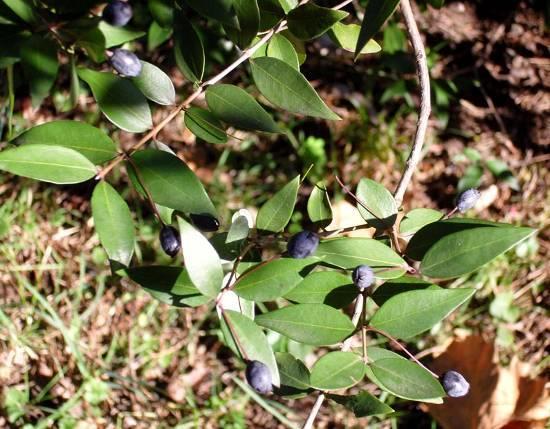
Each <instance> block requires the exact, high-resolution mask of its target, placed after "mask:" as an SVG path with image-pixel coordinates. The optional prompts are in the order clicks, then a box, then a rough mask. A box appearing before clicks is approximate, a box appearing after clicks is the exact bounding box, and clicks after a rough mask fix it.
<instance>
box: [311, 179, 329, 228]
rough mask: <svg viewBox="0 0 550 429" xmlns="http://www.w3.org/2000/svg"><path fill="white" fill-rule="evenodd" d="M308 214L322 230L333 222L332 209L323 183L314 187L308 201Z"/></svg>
mask: <svg viewBox="0 0 550 429" xmlns="http://www.w3.org/2000/svg"><path fill="white" fill-rule="evenodd" d="M307 214H308V216H309V219H310V220H311V221H312V222H313V223H314V224H315V225H317V226H319V227H322V228H324V227H326V226H327V225H329V224H330V223H331V222H332V207H331V205H330V200H329V198H328V193H327V189H326V187H325V185H324V184H323V183H317V184H316V185H315V186H314V187H313V189H312V191H311V194H310V195H309V199H308V200H307Z"/></svg>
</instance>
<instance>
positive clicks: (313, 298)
mask: <svg viewBox="0 0 550 429" xmlns="http://www.w3.org/2000/svg"><path fill="white" fill-rule="evenodd" d="M355 297H357V288H356V287H355V285H354V284H353V283H352V281H351V278H350V277H349V276H345V275H343V274H341V273H338V272H336V271H319V272H315V273H311V274H309V275H308V276H307V277H306V278H305V279H304V280H302V281H301V282H300V283H298V285H296V287H295V288H294V289H292V290H291V291H290V292H288V293H287V294H286V295H285V298H286V299H288V300H290V301H293V302H297V303H299V304H326V305H330V306H331V307H335V308H342V307H345V306H346V305H348V304H349V303H351V302H352V301H353V300H354V299H355Z"/></svg>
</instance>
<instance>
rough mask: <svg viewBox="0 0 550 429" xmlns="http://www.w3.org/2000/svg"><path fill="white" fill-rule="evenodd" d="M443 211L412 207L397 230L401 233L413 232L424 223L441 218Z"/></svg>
mask: <svg viewBox="0 0 550 429" xmlns="http://www.w3.org/2000/svg"><path fill="white" fill-rule="evenodd" d="M443 216H444V215H443V213H441V212H440V211H438V210H433V209H424V208H420V209H414V210H411V211H410V212H408V213H407V215H406V216H405V217H404V218H403V219H402V220H401V223H400V224H399V232H400V233H401V234H403V235H410V234H414V233H415V232H417V231H418V230H420V229H421V228H424V227H425V226H426V225H428V224H430V223H433V222H437V221H438V220H441V218H443Z"/></svg>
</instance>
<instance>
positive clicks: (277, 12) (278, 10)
mask: <svg viewBox="0 0 550 429" xmlns="http://www.w3.org/2000/svg"><path fill="white" fill-rule="evenodd" d="M258 7H259V9H260V31H268V30H270V29H271V28H273V27H274V26H275V25H276V24H277V23H278V22H279V21H280V20H281V19H283V18H284V16H285V11H284V9H283V8H282V6H281V4H280V3H279V1H278V0H258Z"/></svg>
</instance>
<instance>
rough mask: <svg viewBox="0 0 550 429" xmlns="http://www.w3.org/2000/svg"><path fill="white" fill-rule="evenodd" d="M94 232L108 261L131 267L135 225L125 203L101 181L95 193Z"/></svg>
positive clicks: (93, 210)
mask: <svg viewBox="0 0 550 429" xmlns="http://www.w3.org/2000/svg"><path fill="white" fill-rule="evenodd" d="M92 215H93V218H94V225H95V230H96V231H97V235H98V236H99V241H100V242H101V245H102V246H103V248H104V249H105V251H106V252H107V255H108V256H109V259H110V260H112V261H116V262H119V263H121V264H122V265H124V266H128V265H129V264H130V261H131V260H132V255H133V253H134V243H135V240H136V237H135V231H134V222H133V221H132V215H131V213H130V209H129V208H128V204H126V201H124V199H123V198H122V197H121V196H120V195H119V194H118V192H117V191H116V190H115V189H114V188H113V187H112V186H111V185H109V184H108V183H107V182H103V181H102V182H99V183H98V184H97V185H96V187H95V189H94V192H93V194H92Z"/></svg>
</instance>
